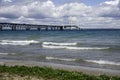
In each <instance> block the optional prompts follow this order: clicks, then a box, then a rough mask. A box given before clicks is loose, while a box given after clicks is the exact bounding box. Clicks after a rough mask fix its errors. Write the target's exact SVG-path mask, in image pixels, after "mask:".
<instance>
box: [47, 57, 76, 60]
mask: <svg viewBox="0 0 120 80" xmlns="http://www.w3.org/2000/svg"><path fill="white" fill-rule="evenodd" d="M46 59H48V60H60V61H76V60H77V59H70V58H58V57H46Z"/></svg>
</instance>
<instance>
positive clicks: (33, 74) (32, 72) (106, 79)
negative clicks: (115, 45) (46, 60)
mask: <svg viewBox="0 0 120 80" xmlns="http://www.w3.org/2000/svg"><path fill="white" fill-rule="evenodd" d="M5 75H7V76H8V75H9V77H12V76H14V77H15V76H16V75H17V76H18V77H23V78H24V79H17V80H120V77H114V76H106V75H100V76H93V75H87V74H84V73H80V72H70V71H65V70H59V69H52V68H48V67H37V66H35V67H27V66H5V65H0V80H6V79H3V77H5ZM26 76H27V77H26ZM25 77H26V78H25ZM32 78H35V79H32ZM8 80H10V79H8ZM11 80H15V79H12V78H11Z"/></svg>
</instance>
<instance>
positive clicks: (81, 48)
mask: <svg viewBox="0 0 120 80" xmlns="http://www.w3.org/2000/svg"><path fill="white" fill-rule="evenodd" d="M65 48H66V49H69V50H102V49H109V47H65Z"/></svg>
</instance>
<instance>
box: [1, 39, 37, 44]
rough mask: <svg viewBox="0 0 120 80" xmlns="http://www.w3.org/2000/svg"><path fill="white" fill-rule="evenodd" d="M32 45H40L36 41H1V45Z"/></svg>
mask: <svg viewBox="0 0 120 80" xmlns="http://www.w3.org/2000/svg"><path fill="white" fill-rule="evenodd" d="M31 43H39V42H38V41H35V40H1V41H0V44H1V45H29V44H31Z"/></svg>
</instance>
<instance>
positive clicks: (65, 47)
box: [42, 45, 109, 50]
mask: <svg viewBox="0 0 120 80" xmlns="http://www.w3.org/2000/svg"><path fill="white" fill-rule="evenodd" d="M42 47H43V48H49V49H68V50H103V49H109V47H70V46H53V45H42Z"/></svg>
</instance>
